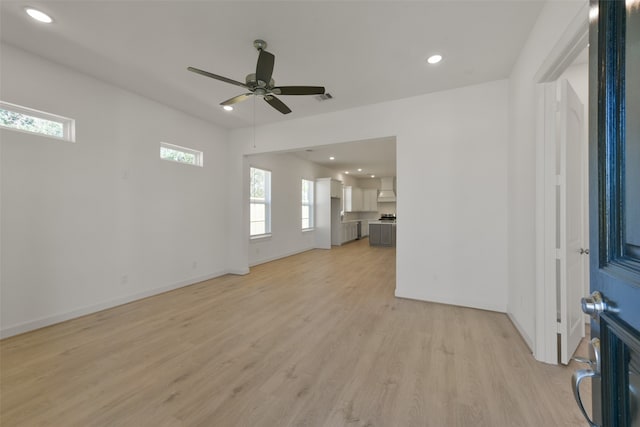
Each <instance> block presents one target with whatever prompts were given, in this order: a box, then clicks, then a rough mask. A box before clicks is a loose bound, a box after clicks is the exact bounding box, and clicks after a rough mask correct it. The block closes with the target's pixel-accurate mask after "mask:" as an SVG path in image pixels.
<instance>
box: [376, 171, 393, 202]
mask: <svg viewBox="0 0 640 427" xmlns="http://www.w3.org/2000/svg"><path fill="white" fill-rule="evenodd" d="M380 181H381V182H382V186H381V187H380V192H379V193H378V203H384V202H395V201H396V193H394V192H393V177H392V176H389V177H385V178H380Z"/></svg>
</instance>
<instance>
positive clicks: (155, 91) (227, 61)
mask: <svg viewBox="0 0 640 427" xmlns="http://www.w3.org/2000/svg"><path fill="white" fill-rule="evenodd" d="M27 4H28V5H30V6H35V7H38V8H40V9H42V10H43V11H45V12H47V13H49V14H50V15H51V16H52V17H53V18H54V20H55V22H54V24H51V25H44V24H40V23H37V22H34V21H32V20H31V19H30V18H29V17H27V15H26V14H25V13H24V10H23V8H24V6H26V5H27ZM542 5H543V2H542V1H526V0H510V1H509V0H507V1H505V0H503V1H482V0H475V1H457V0H448V1H411V2H404V1H332V2H324V1H297V2H294V1H281V2H272V1H256V2H249V1H241V0H236V1H202V0H200V1H183V0H174V1H154V0H144V1H117V0H110V1H97V0H83V1H79V0H75V1H55V0H49V1H47V0H34V1H28V2H24V1H11V0H3V1H1V2H0V8H1V9H0V18H1V21H0V37H1V39H2V41H3V42H6V43H9V44H11V45H14V46H17V47H20V48H23V49H25V50H27V51H30V52H33V53H35V54H38V55H41V56H44V57H46V58H49V59H51V60H53V61H56V62H58V63H61V64H64V65H68V66H70V67H72V68H75V69H78V70H80V71H82V72H85V73H87V74H90V75H93V76H96V77H97V78H99V79H102V80H104V81H107V82H110V83H113V84H115V85H118V86H121V87H124V88H126V89H128V90H131V91H133V92H136V93H139V94H141V95H143V96H146V97H148V98H151V99H154V100H157V101H159V102H162V103H164V104H167V105H170V106H173V107H175V108H177V109H180V110H182V111H185V112H187V113H189V114H192V115H194V116H197V117H201V118H203V119H205V120H208V121H211V122H213V123H216V124H218V125H220V126H223V127H226V128H238V127H244V126H250V125H252V123H253V122H254V118H253V112H254V109H253V105H254V103H253V100H248V101H245V102H244V103H242V104H238V105H237V107H236V109H235V111H233V112H231V113H227V112H224V111H222V109H221V108H220V107H219V105H218V104H219V103H220V102H222V101H224V100H226V99H228V98H230V97H232V96H235V95H237V94H240V93H242V92H243V89H242V88H239V87H237V86H232V85H229V84H225V83H223V82H219V81H217V80H213V79H209V78H206V77H203V76H200V75H196V74H193V73H190V72H188V71H187V70H186V67H187V66H193V67H197V68H202V69H205V70H208V71H210V72H213V73H216V74H220V75H223V76H226V77H228V78H231V79H234V80H240V81H243V80H244V77H245V75H246V74H248V73H252V72H254V70H255V64H256V59H257V52H256V50H255V49H254V47H253V45H252V43H253V40H254V39H256V38H262V39H264V40H266V41H267V42H268V44H269V46H268V50H269V51H270V52H272V53H273V54H275V56H276V62H275V70H274V74H273V77H274V79H275V81H276V84H279V85H324V86H325V87H326V89H327V91H328V92H330V93H331V94H332V95H333V96H334V99H333V100H331V101H325V102H319V101H317V100H316V99H315V97H313V96H282V97H281V99H282V100H283V101H284V102H285V103H287V104H288V105H289V107H290V108H291V109H292V110H293V113H291V114H288V115H286V116H284V115H282V114H280V113H278V112H277V111H275V110H273V109H272V108H271V107H270V106H268V105H267V104H266V103H265V102H264V101H263V100H262V99H257V100H256V102H255V105H256V109H255V123H256V124H264V123H272V122H275V121H280V120H289V119H293V118H297V117H304V116H309V115H314V114H321V113H326V112H330V111H337V110H342V109H346V108H352V107H356V106H361V105H366V104H372V103H378V102H383V101H387V100H392V99H400V98H405V97H409V96H413V95H420V94H425V93H429V92H434V91H439V90H444V89H449V88H453V87H460V86H465V85H470V84H475V83H479V82H483V81H489V80H495V79H501V78H506V77H507V76H508V75H509V73H510V71H511V68H512V66H513V64H514V62H515V60H516V58H517V55H518V52H519V50H520V48H521V46H522V44H523V43H524V41H525V40H526V37H527V35H528V33H529V31H530V29H531V27H532V26H533V24H534V22H535V20H536V18H537V16H538V13H539V12H540V10H541V7H542ZM434 52H439V53H442V54H443V55H444V57H445V59H444V61H442V63H440V64H438V65H436V66H429V65H427V64H426V62H425V59H426V58H427V56H429V55H430V54H432V53H434ZM9 101H10V100H9Z"/></svg>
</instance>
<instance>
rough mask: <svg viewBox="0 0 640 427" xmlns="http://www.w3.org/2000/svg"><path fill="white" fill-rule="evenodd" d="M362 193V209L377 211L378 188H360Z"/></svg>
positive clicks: (364, 210)
mask: <svg viewBox="0 0 640 427" xmlns="http://www.w3.org/2000/svg"><path fill="white" fill-rule="evenodd" d="M362 193H363V197H362V199H363V202H362V211H363V212H377V211H378V190H376V189H375V188H366V189H364V190H362Z"/></svg>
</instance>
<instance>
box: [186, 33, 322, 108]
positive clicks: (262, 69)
mask: <svg viewBox="0 0 640 427" xmlns="http://www.w3.org/2000/svg"><path fill="white" fill-rule="evenodd" d="M253 46H254V47H255V48H256V49H257V50H258V52H259V54H258V64H257V65H256V72H255V73H251V74H249V75H247V77H246V79H245V83H241V82H239V81H236V80H232V79H228V78H226V77H223V76H219V75H217V74H213V73H210V72H208V71H204V70H200V69H198V68H194V67H187V70H189V71H192V72H194V73H197V74H202V75H203V76H206V77H211V78H212V79H216V80H220V81H222V82H226V83H231V84H232V85H236V86H240V87H243V88H245V89H247V90H248V91H249V92H248V93H243V94H242V95H238V96H234V97H233V98H231V99H227V100H226V101H224V102H221V103H220V105H223V106H227V105H233V104H235V103H238V102H240V101H244V100H245V99H247V98H249V97H251V96H252V95H253V96H262V97H263V98H264V100H265V101H267V103H268V104H269V105H271V106H272V107H273V108H275V109H276V110H278V111H280V112H281V113H282V114H289V113H290V112H291V109H290V108H289V107H287V106H286V104H285V103H284V102H282V101H281V100H280V99H278V98H276V95H322V94H324V87H322V86H276V85H275V82H274V81H273V79H272V78H271V74H273V65H274V62H275V56H274V55H273V54H272V53H270V52H267V51H266V50H265V49H266V48H267V42H265V41H264V40H255V41H254V42H253Z"/></svg>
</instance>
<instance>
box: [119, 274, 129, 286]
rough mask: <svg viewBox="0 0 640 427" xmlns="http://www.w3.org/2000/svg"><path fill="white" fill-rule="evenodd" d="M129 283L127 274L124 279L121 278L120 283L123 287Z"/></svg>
mask: <svg viewBox="0 0 640 427" xmlns="http://www.w3.org/2000/svg"><path fill="white" fill-rule="evenodd" d="M128 282H129V276H127V275H126V274H125V275H124V276H122V277H120V283H121V284H123V285H126V284H127V283H128Z"/></svg>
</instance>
